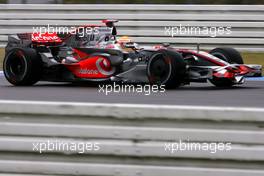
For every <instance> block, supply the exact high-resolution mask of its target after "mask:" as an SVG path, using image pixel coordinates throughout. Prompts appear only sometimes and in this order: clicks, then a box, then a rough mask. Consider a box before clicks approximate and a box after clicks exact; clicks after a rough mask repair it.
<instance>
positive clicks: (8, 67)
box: [5, 50, 27, 81]
mask: <svg viewBox="0 0 264 176" xmlns="http://www.w3.org/2000/svg"><path fill="white" fill-rule="evenodd" d="M26 69H27V65H26V59H25V55H24V53H23V52H22V51H21V50H17V51H14V52H11V53H9V54H8V55H7V59H6V63H5V75H6V77H7V78H9V79H11V80H12V81H14V80H16V81H20V80H22V79H23V78H24V76H25V73H26Z"/></svg>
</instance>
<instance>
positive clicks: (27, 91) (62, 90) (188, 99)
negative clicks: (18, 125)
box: [0, 72, 264, 107]
mask: <svg viewBox="0 0 264 176" xmlns="http://www.w3.org/2000/svg"><path fill="white" fill-rule="evenodd" d="M262 79H263V78H262ZM262 79H256V80H257V81H256V80H254V79H253V80H250V81H246V83H245V84H243V85H240V86H235V87H232V88H225V89H223V88H216V87H214V86H212V85H211V84H210V83H192V84H191V85H186V86H184V87H180V88H178V89H176V90H166V91H165V92H164V93H151V94H150V95H145V94H147V93H128V92H127V93H124V92H123V93H122V92H121V93H110V94H108V95H106V94H105V93H103V92H102V91H101V92H99V87H98V85H92V86H91V85H86V84H84V85H83V84H82V85H79V84H78V85H76V84H69V83H50V82H39V83H38V84H36V85H34V86H31V87H14V86H12V85H10V84H9V83H8V82H7V81H6V80H5V78H4V76H3V74H2V73H1V72H0V99H1V100H33V101H62V102H96V103H129V104H168V105H199V106H225V107H229V106H232V107H264V81H262Z"/></svg>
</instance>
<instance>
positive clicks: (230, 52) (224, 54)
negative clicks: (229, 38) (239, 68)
mask: <svg viewBox="0 0 264 176" xmlns="http://www.w3.org/2000/svg"><path fill="white" fill-rule="evenodd" d="M210 54H212V55H213V56H215V57H218V58H219V59H221V60H224V61H226V62H228V63H230V64H244V62H243V58H242V56H241V55H240V53H239V52H238V51H237V50H235V49H234V48H215V49H213V50H211V51H210Z"/></svg>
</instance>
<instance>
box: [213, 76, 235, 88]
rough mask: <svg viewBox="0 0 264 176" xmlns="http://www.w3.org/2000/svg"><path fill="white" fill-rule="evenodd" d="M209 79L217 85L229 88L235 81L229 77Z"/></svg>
mask: <svg viewBox="0 0 264 176" xmlns="http://www.w3.org/2000/svg"><path fill="white" fill-rule="evenodd" d="M209 81H210V82H211V83H212V84H213V85H215V86H216V87H226V88H228V87H232V86H233V85H234V83H233V82H232V81H231V80H230V79H228V78H213V79H209Z"/></svg>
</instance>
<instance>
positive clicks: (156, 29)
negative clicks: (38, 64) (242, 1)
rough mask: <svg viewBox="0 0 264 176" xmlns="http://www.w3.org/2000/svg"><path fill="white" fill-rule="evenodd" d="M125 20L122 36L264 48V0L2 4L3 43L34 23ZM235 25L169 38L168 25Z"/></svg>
mask: <svg viewBox="0 0 264 176" xmlns="http://www.w3.org/2000/svg"><path fill="white" fill-rule="evenodd" d="M106 18H110V19H111V18H114V19H119V20H120V22H119V23H118V29H119V30H118V32H119V35H129V36H132V37H133V38H134V40H135V41H136V42H139V43H141V44H147V45H150V44H155V43H164V42H166V43H168V42H169V43H171V44H173V45H175V46H178V47H195V45H196V44H197V43H200V44H201V46H202V48H206V49H209V48H213V47H215V46H222V45H224V46H231V47H235V48H237V49H241V50H250V51H264V30H263V29H264V5H121V4H119V5H118V4H114V5H111V4H110V5H109V4H108V5H50V4H49V5H40V4H35V5H28V4H27V5H23V4H22V5H19V4H15V5H14V4H1V5H0V46H2V47H3V46H5V44H6V41H7V35H8V34H14V33H18V32H30V31H32V28H33V26H34V27H36V26H47V25H48V24H50V25H54V26H56V25H58V26H59V25H63V26H74V25H84V24H90V23H92V24H99V22H98V21H100V20H101V19H106ZM180 24H181V25H182V26H196V27H210V26H213V27H220V26H223V27H229V26H231V27H232V28H231V29H232V33H231V34H228V35H222V36H220V35H218V36H217V37H216V38H212V37H208V36H207V35H193V34H188V35H182V36H177V35H176V36H175V37H173V38H172V37H169V36H168V35H167V34H166V33H165V27H173V26H178V27H179V25H180Z"/></svg>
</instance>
